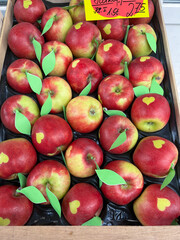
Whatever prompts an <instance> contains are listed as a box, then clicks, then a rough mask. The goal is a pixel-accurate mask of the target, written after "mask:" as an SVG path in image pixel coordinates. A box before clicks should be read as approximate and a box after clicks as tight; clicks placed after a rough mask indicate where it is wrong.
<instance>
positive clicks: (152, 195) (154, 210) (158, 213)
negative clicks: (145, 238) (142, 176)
mask: <svg viewBox="0 0 180 240" xmlns="http://www.w3.org/2000/svg"><path fill="white" fill-rule="evenodd" d="M160 187H161V185H160V184H151V185H149V186H148V187H146V189H145V190H144V191H143V193H142V194H141V195H140V196H139V198H137V199H136V200H135V202H134V204H133V209H134V213H135V215H136V217H137V218H138V220H139V221H140V222H141V224H142V225H144V226H160V225H171V223H172V222H173V220H175V219H176V218H177V217H179V216H180V197H179V195H178V194H177V193H176V192H175V191H174V190H172V189H171V188H169V187H165V188H163V189H162V190H160Z"/></svg>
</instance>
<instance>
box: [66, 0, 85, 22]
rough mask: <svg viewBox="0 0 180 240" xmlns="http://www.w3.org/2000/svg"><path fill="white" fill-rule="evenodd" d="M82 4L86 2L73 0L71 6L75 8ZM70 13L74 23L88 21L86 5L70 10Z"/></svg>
mask: <svg viewBox="0 0 180 240" xmlns="http://www.w3.org/2000/svg"><path fill="white" fill-rule="evenodd" d="M81 2H84V1H83V0H71V1H70V3H69V6H74V5H77V4H79V3H81ZM69 13H70V15H71V18H72V20H73V23H78V22H84V21H86V17H85V9H84V5H79V6H77V7H74V8H71V9H69Z"/></svg>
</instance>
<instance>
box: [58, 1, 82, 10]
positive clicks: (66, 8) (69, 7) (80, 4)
mask: <svg viewBox="0 0 180 240" xmlns="http://www.w3.org/2000/svg"><path fill="white" fill-rule="evenodd" d="M78 6H84V2H83V1H81V2H80V3H78V4H76V5H72V6H66V7H62V8H63V9H65V10H69V9H72V8H75V7H78Z"/></svg>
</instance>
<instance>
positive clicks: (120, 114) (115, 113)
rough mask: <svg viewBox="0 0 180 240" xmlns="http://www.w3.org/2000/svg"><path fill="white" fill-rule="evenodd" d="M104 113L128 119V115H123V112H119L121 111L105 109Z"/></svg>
mask: <svg viewBox="0 0 180 240" xmlns="http://www.w3.org/2000/svg"><path fill="white" fill-rule="evenodd" d="M103 111H104V112H105V113H106V114H107V115H108V116H114V115H118V116H123V117H126V114H125V113H123V112H122V111H119V110H106V108H103Z"/></svg>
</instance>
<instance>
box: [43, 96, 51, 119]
mask: <svg viewBox="0 0 180 240" xmlns="http://www.w3.org/2000/svg"><path fill="white" fill-rule="evenodd" d="M51 109H52V99H51V95H50V94H48V97H47V99H46V101H45V102H44V104H43V105H42V107H41V113H40V114H41V116H44V115H47V114H48V113H50V111H51Z"/></svg>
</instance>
